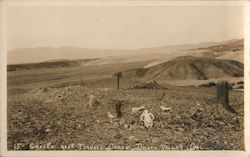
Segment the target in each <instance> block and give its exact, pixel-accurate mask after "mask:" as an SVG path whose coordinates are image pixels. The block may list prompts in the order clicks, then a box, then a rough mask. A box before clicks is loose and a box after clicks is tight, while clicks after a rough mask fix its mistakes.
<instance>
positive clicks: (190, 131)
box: [7, 85, 244, 150]
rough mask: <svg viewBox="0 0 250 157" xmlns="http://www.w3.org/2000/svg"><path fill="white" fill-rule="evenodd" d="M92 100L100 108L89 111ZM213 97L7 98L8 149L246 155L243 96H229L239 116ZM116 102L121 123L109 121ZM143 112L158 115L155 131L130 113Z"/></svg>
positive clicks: (66, 91)
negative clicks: (234, 152) (136, 109)
mask: <svg viewBox="0 0 250 157" xmlns="http://www.w3.org/2000/svg"><path fill="white" fill-rule="evenodd" d="M163 92H165V96H164V97H163V99H162V100H159V99H158V98H159V97H161V95H162V93H163ZM91 94H93V95H95V96H96V97H97V100H98V101H99V102H100V104H99V105H95V106H93V107H91V108H89V107H87V106H86V105H87V103H88V101H89V100H88V96H89V95H91ZM215 96H216V89H215V88H206V87H194V86H193V87H191V86H186V87H185V86H183V87H175V86H167V89H164V90H157V89H154V90H140V89H133V90H132V89H131V90H120V91H117V90H114V89H112V88H88V87H81V86H80V85H70V86H66V87H57V88H50V87H48V88H36V89H33V90H29V91H27V92H25V93H23V94H16V95H10V96H8V108H7V109H8V149H9V150H14V149H25V150H29V149H31V150H244V127H243V117H244V105H243V104H244V92H242V91H230V105H231V106H232V107H233V108H234V109H235V110H236V112H237V113H236V114H235V113H230V112H228V111H226V110H225V109H224V108H223V107H221V106H218V105H217V104H216V97H215ZM116 100H120V101H123V106H122V108H121V109H122V117H121V118H114V119H110V118H109V117H108V114H107V113H108V112H110V113H111V114H114V115H115V113H116V112H115V101H116ZM199 104H200V105H199ZM160 105H163V106H165V107H171V110H169V111H162V110H161V109H160V107H159V106H160ZM140 106H145V108H146V109H147V110H148V111H149V112H151V113H153V114H154V116H155V120H154V125H153V127H152V128H145V127H144V126H143V123H142V122H141V121H140V115H141V114H142V111H139V112H137V113H135V114H132V113H131V110H132V107H140Z"/></svg>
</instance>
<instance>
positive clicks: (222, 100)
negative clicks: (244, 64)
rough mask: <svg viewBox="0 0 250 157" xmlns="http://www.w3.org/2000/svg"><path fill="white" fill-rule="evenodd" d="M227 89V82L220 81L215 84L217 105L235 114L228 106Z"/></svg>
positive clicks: (228, 87)
mask: <svg viewBox="0 0 250 157" xmlns="http://www.w3.org/2000/svg"><path fill="white" fill-rule="evenodd" d="M229 89H230V86H229V83H228V82H227V81H220V82H218V83H217V104H218V105H222V106H223V107H224V108H225V109H227V110H228V111H230V112H233V113H235V110H234V109H233V108H232V107H231V106H229Z"/></svg>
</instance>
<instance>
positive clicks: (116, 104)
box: [115, 101, 122, 118]
mask: <svg viewBox="0 0 250 157" xmlns="http://www.w3.org/2000/svg"><path fill="white" fill-rule="evenodd" d="M121 107H122V102H121V101H118V102H116V103H115V111H116V114H117V118H120V117H122V111H121Z"/></svg>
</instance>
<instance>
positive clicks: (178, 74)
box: [122, 56, 244, 80]
mask: <svg viewBox="0 0 250 157" xmlns="http://www.w3.org/2000/svg"><path fill="white" fill-rule="evenodd" d="M243 67H244V65H243V64H242V63H240V62H238V61H234V60H224V59H213V58H205V57H194V56H182V57H177V58H174V59H172V60H170V61H167V62H164V63H160V64H158V65H155V66H152V67H149V68H141V69H131V70H126V71H123V72H122V75H123V77H124V78H128V79H143V80H185V79H197V80H206V79H211V78H222V77H242V76H243V75H244V68H243Z"/></svg>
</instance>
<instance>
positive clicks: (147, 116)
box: [140, 110, 155, 128]
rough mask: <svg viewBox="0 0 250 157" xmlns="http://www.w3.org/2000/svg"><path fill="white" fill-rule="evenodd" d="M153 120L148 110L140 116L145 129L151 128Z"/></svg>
mask: <svg viewBox="0 0 250 157" xmlns="http://www.w3.org/2000/svg"><path fill="white" fill-rule="evenodd" d="M154 119H155V117H154V115H153V114H152V113H150V112H148V110H145V111H144V112H143V113H142V115H141V116H140V121H143V123H144V125H145V127H147V128H149V127H153V120H154Z"/></svg>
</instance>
